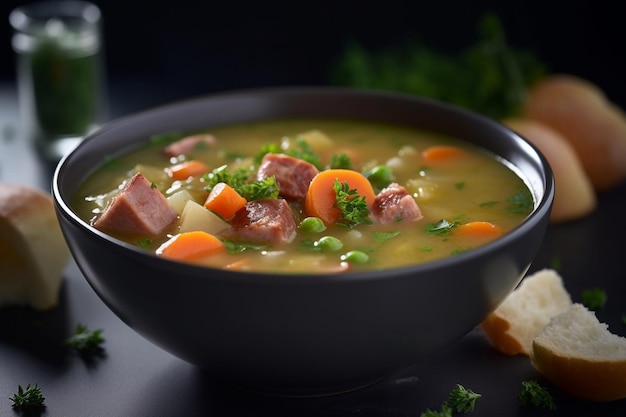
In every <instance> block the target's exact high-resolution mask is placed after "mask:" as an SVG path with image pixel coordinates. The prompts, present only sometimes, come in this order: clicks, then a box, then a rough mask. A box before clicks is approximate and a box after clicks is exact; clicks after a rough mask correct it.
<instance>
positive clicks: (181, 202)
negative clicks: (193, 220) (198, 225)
mask: <svg viewBox="0 0 626 417" xmlns="http://www.w3.org/2000/svg"><path fill="white" fill-rule="evenodd" d="M190 200H193V196H192V195H191V193H190V192H189V191H187V190H185V189H181V190H178V191H176V192H175V193H174V194H172V195H170V196H169V197H167V202H168V203H169V204H170V206H172V208H173V209H174V210H176V212H177V213H178V214H182V212H183V210H184V208H185V205H186V204H187V201H190Z"/></svg>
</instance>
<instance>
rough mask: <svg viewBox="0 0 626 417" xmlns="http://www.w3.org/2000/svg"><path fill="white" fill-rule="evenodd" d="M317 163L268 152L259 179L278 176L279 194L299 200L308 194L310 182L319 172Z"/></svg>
mask: <svg viewBox="0 0 626 417" xmlns="http://www.w3.org/2000/svg"><path fill="white" fill-rule="evenodd" d="M318 172H319V171H318V169H317V168H316V167H315V165H313V164H310V163H308V162H306V161H304V160H302V159H298V158H294V157H292V156H288V155H283V154H276V153H268V154H266V155H265V156H264V157H263V160H262V161H261V164H260V165H259V169H258V171H257V180H263V179H265V178H269V177H271V176H272V175H273V176H274V177H276V183H277V184H278V189H279V190H280V191H279V195H280V196H281V197H284V198H286V199H288V200H292V201H298V200H302V199H303V198H304V197H305V196H306V192H307V190H308V189H309V184H310V183H311V180H312V179H313V177H315V176H316V175H317V173H318Z"/></svg>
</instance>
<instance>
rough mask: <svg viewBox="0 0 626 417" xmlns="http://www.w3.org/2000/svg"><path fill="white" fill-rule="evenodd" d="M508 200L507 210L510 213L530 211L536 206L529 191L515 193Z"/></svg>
mask: <svg viewBox="0 0 626 417" xmlns="http://www.w3.org/2000/svg"><path fill="white" fill-rule="evenodd" d="M506 201H507V202H508V203H509V206H508V207H507V208H506V211H507V212H508V213H510V214H526V213H530V212H531V211H532V210H533V207H534V201H533V197H532V195H530V193H529V192H528V191H520V192H519V193H516V194H513V195H512V196H511V197H509V198H508V199H507V200H506Z"/></svg>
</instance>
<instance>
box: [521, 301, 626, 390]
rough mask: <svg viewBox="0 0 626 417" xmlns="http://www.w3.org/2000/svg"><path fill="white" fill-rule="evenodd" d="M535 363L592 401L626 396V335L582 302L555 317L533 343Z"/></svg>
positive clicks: (549, 377) (556, 382)
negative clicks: (614, 331)
mask: <svg viewBox="0 0 626 417" xmlns="http://www.w3.org/2000/svg"><path fill="white" fill-rule="evenodd" d="M531 362H532V364H533V366H534V367H535V368H536V369H537V371H539V372H540V373H541V374H542V375H543V376H544V377H545V378H546V379H547V380H549V381H550V382H552V383H553V384H554V385H556V386H557V387H559V388H560V389H561V390H562V391H563V392H565V393H567V394H569V395H572V396H574V397H577V398H581V399H585V400H590V401H613V400H618V399H622V398H626V338H624V337H620V336H617V335H615V334H613V333H611V332H610V331H609V330H608V326H607V325H606V324H604V323H600V322H599V321H598V319H597V318H596V315H595V314H594V313H593V312H591V311H589V310H587V309H586V308H585V307H584V306H583V305H582V304H574V305H572V306H571V307H570V308H569V309H568V310H567V311H566V312H564V313H562V314H560V315H558V316H556V317H554V318H553V319H552V320H551V321H550V323H549V324H548V325H547V326H546V327H545V328H544V329H543V331H542V332H541V333H540V334H539V335H538V336H537V337H536V338H535V340H534V342H533V351H532V355H531Z"/></svg>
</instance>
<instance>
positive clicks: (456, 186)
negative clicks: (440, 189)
mask: <svg viewBox="0 0 626 417" xmlns="http://www.w3.org/2000/svg"><path fill="white" fill-rule="evenodd" d="M454 188H456V189H457V190H462V189H463V188H465V182H464V181H461V182H457V183H455V184H454Z"/></svg>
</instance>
